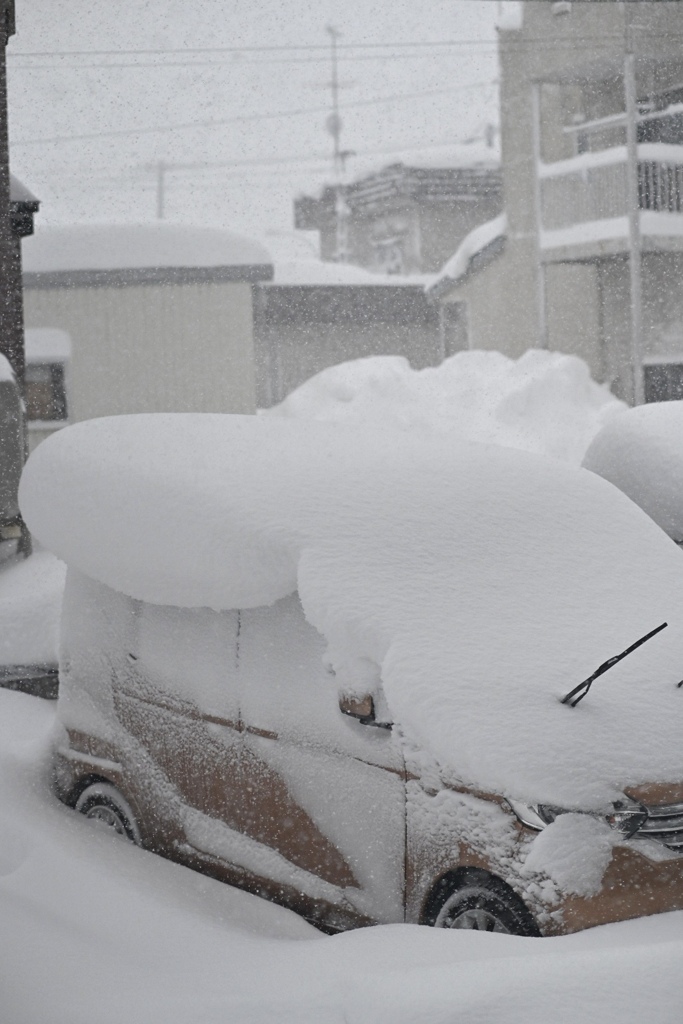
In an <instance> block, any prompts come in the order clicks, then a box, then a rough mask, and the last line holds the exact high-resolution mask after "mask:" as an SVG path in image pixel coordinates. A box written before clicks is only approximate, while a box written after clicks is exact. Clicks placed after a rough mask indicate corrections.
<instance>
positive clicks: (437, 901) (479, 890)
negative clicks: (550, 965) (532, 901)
mask: <svg viewBox="0 0 683 1024" xmlns="http://www.w3.org/2000/svg"><path fill="white" fill-rule="evenodd" d="M423 923H424V924H428V925H431V926H432V927H434V928H455V929H463V930H469V931H483V932H499V933H504V934H507V935H526V936H538V935H540V932H539V930H538V926H537V924H536V922H535V921H534V919H533V917H532V915H531V914H530V912H529V910H528V909H527V907H526V906H525V905H524V903H523V902H522V900H521V899H520V898H519V896H517V894H516V893H515V892H513V890H512V889H511V888H510V887H509V886H508V885H506V884H505V883H504V882H502V881H501V880H500V879H499V878H496V877H495V876H493V875H489V874H488V873H487V872H486V871H480V870H478V869H474V868H470V869H465V870H463V871H455V872H452V873H451V874H449V875H446V876H444V878H442V879H441V880H440V881H439V882H438V883H437V885H436V886H435V887H434V889H433V891H432V893H431V896H430V898H429V900H428V901H427V905H426V907H425V912H424V915H423Z"/></svg>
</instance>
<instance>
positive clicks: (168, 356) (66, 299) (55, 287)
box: [24, 222, 272, 429]
mask: <svg viewBox="0 0 683 1024" xmlns="http://www.w3.org/2000/svg"><path fill="white" fill-rule="evenodd" d="M270 277H272V266H271V263H270V257H269V255H268V253H267V252H266V250H265V249H264V248H263V247H262V246H261V245H259V244H258V243H256V242H253V241H251V240H249V239H245V238H242V237H241V236H239V235H235V234H232V233H231V232H228V231H222V230H218V229H213V228H195V227H188V226H184V225H174V224H169V223H166V222H163V223H153V224H145V225H112V224H107V225H78V226H70V227H52V228H44V229H42V230H41V231H39V232H38V233H37V234H36V235H35V236H33V237H32V238H29V239H27V240H26V242H25V248H24V288H25V312H26V326H27V329H28V330H29V331H30V332H31V333H30V335H29V336H30V337H32V342H31V345H32V346H33V348H32V351H33V353H34V354H33V355H32V357H31V358H32V362H31V366H30V370H29V377H30V380H31V395H30V398H31V402H32V404H33V414H34V415H33V419H34V421H37V420H40V419H42V417H41V416H40V415H39V414H38V413H39V409H38V406H39V405H40V406H41V408H42V409H43V410H45V411H48V412H49V411H50V410H51V423H52V426H54V425H58V424H59V423H60V422H63V415H64V414H65V412H66V407H68V418H69V421H70V422H75V421H78V420H85V419H91V418H93V417H97V416H109V415H117V414H120V413H137V412H240V413H248V412H254V411H255V409H256V393H255V380H254V342H253V316H252V289H253V286H254V283H255V282H258V281H264V280H268V279H269V278H270ZM36 328H40V329H42V330H43V331H45V330H46V329H49V330H50V331H52V334H50V333H49V332H48V333H47V334H45V333H44V334H43V335H42V340H41V336H39V335H36V334H35V333H33V332H34V329H36ZM54 329H57V331H58V332H62V334H61V342H59V344H57V348H55V344H56V342H55V339H59V338H60V335H59V334H55V333H54ZM65 336H68V339H67V340H65ZM36 346H37V348H36ZM41 346H42V351H43V354H45V352H46V351H47V350H48V349H49V352H48V355H50V353H51V356H50V358H47V357H46V358H42V359H41V358H39V354H40V351H41ZM60 346H61V347H60ZM57 349H58V350H59V351H57ZM36 352H37V353H38V355H36V354H35V353H36ZM55 352H57V355H58V356H60V358H54V359H53V358H52V356H54V355H55ZM60 353H61V355H60ZM63 381H65V382H66V385H65V393H64V396H63V397H60V393H59V392H60V386H61V382H63ZM50 388H51V389H52V391H51V393H50V395H48V390H49V389H50ZM41 403H42V405H41ZM42 423H43V428H44V429H51V426H50V423H49V422H48V421H44V420H43V421H42Z"/></svg>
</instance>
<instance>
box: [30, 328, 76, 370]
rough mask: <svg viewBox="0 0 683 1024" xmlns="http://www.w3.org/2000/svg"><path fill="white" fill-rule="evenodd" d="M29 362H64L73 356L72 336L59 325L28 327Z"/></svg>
mask: <svg viewBox="0 0 683 1024" xmlns="http://www.w3.org/2000/svg"><path fill="white" fill-rule="evenodd" d="M25 345H26V362H27V363H64V362H66V361H67V360H68V359H70V358H71V338H70V337H69V335H68V334H67V332H66V331H62V330H60V329H59V328H58V327H27V328H26V332H25Z"/></svg>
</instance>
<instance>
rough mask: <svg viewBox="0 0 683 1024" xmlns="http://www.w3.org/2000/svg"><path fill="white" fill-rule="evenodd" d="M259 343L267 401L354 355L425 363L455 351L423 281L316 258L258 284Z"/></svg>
mask: <svg viewBox="0 0 683 1024" xmlns="http://www.w3.org/2000/svg"><path fill="white" fill-rule="evenodd" d="M254 349H255V364H256V399H257V404H258V406H259V407H260V408H267V407H269V406H271V405H275V404H277V403H278V402H281V401H282V400H283V399H284V398H286V396H287V395H288V394H289V393H290V392H291V391H293V390H294V388H297V387H299V385H300V384H303V383H304V381H306V380H308V379H309V378H310V377H312V376H314V374H316V373H320V371H321V370H324V369H326V368H327V367H328V366H334V365H335V364H337V363H343V362H346V361H347V360H349V359H361V358H364V357H366V356H377V355H402V356H405V357H406V358H407V359H408V360H409V362H410V363H411V365H412V366H413V368H414V369H422V367H425V366H435V365H438V364H439V363H440V362H441V361H442V359H443V358H444V355H446V354H450V353H447V352H444V348H443V339H442V336H441V321H440V312H439V309H438V307H437V306H436V305H435V304H434V303H433V302H431V301H430V300H429V298H428V297H427V295H426V294H425V290H424V282H423V281H422V280H420V279H419V278H398V277H394V278H389V279H387V278H386V277H384V276H381V275H379V274H371V273H369V272H368V271H366V270H362V269H361V268H359V267H353V266H350V265H349V264H338V263H336V264H335V263H327V264H326V263H321V262H316V261H301V262H296V263H292V264H288V265H282V264H280V265H278V264H277V263H276V264H275V277H274V280H273V281H272V282H268V283H261V284H258V285H256V287H255V289H254Z"/></svg>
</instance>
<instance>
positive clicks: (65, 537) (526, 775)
mask: <svg viewBox="0 0 683 1024" xmlns="http://www.w3.org/2000/svg"><path fill="white" fill-rule="evenodd" d="M20 502H21V507H22V510H23V513H24V515H25V517H26V520H27V523H28V525H29V527H30V529H31V530H32V531H33V533H34V534H35V536H36V537H37V538H38V540H39V541H40V542H41V543H42V544H43V545H44V546H46V547H47V548H48V549H50V550H52V551H53V552H54V553H55V554H56V555H58V556H59V557H60V558H62V559H64V560H65V561H66V562H67V564H68V565H69V567H70V568H71V569H75V570H79V571H80V572H82V573H84V574H86V575H87V576H90V577H92V578H93V579H95V580H98V581H100V582H102V583H105V584H107V585H109V586H110V587H113V588H114V589H116V590H119V591H123V592H124V593H126V594H129V595H131V596H133V597H135V598H139V599H142V600H146V601H151V602H155V603H159V604H171V605H180V606H194V607H196V606H203V605H206V606H210V607H213V608H217V609H227V608H239V607H254V606H260V605H269V604H272V603H274V602H275V601H277V600H278V599H279V598H282V597H284V596H286V595H288V594H291V593H293V592H294V591H295V590H297V589H298V591H299V595H300V597H301V601H302V604H303V608H304V611H305V614H306V617H307V618H308V620H309V621H310V622H311V623H312V624H313V625H314V626H315V627H316V628H317V629H318V630H319V632H320V633H321V634H322V635H323V636H324V637H325V638H326V641H327V658H328V659H329V663H330V665H331V666H332V668H333V669H334V670H335V672H336V673H337V680H338V682H339V681H340V680H347V681H349V680H351V681H352V680H353V679H354V678H358V679H362V678H367V672H366V671H365V669H364V668H363V666H367V664H368V662H371V663H374V664H375V665H376V666H378V669H379V673H380V675H381V678H382V681H383V686H384V689H385V694H386V698H387V701H388V705H389V708H390V709H391V712H392V714H393V715H394V720H395V721H396V722H398V723H400V724H401V726H402V728H403V730H404V731H405V733H406V735H408V736H409V737H411V738H413V739H415V740H417V741H418V742H419V743H420V744H421V745H422V746H423V747H424V748H427V749H428V750H431V751H432V753H433V754H434V755H435V756H436V757H437V758H438V759H439V760H440V761H441V762H442V763H447V764H448V763H450V764H451V765H452V766H453V768H454V770H456V771H457V775H458V778H460V779H462V780H463V781H466V782H470V783H474V784H477V785H479V786H481V787H484V788H487V789H490V790H492V791H495V792H499V793H503V794H507V795H512V796H514V797H516V798H518V799H526V800H531V801H540V802H546V803H553V804H556V805H558V806H564V807H574V808H583V809H584V810H585V809H591V808H596V809H597V808H599V807H604V806H605V805H606V804H607V805H609V801H610V800H612V799H616V798H617V797H618V795H619V793H621V791H622V789H623V787H625V786H627V785H629V784H633V785H635V784H637V783H641V782H644V781H654V780H656V781H674V780H679V779H680V776H681V764H682V763H683V738H682V734H681V730H680V715H681V711H682V710H683V704H682V703H681V702H683V691H681V690H679V689H677V687H676V684H677V682H678V680H679V679H680V676H681V666H683V559H682V558H680V557H679V555H678V552H677V551H676V549H675V548H674V547H673V546H672V544H671V541H670V540H669V539H668V538H667V537H666V536H665V535H664V534H663V533H662V532H661V530H660V529H659V528H658V527H657V526H656V525H655V524H654V523H653V522H652V521H651V520H650V519H649V518H648V517H647V516H646V515H645V514H644V513H643V512H641V510H640V509H638V508H637V507H636V506H635V505H634V504H633V503H632V502H631V501H630V500H629V499H628V498H626V497H625V496H624V495H623V494H622V493H621V492H620V491H619V490H617V489H616V488H614V487H612V485H611V484H609V483H607V482H606V481H604V480H602V479H600V478H599V477H598V476H596V475H595V474H593V473H589V472H586V471H585V470H583V469H580V468H572V467H568V466H565V465H563V464H561V463H560V462H557V461H554V460H550V459H544V458H541V457H538V456H534V455H531V454H528V453H526V452H521V451H515V450H511V449H505V448H501V447H497V446H494V445H479V444H474V443H468V442H458V441H454V440H453V439H452V438H450V437H443V436H437V435H436V434H426V435H420V436H417V435H413V434H406V433H399V432H397V431H382V430H380V429H373V430H368V429H363V430H360V429H351V428H346V427H343V428H342V427H341V426H340V425H338V424H334V425H333V424H323V423H315V424H313V423H311V422H310V421H304V420H302V421H296V420H291V421H290V420H283V419H281V418H277V417H249V416H221V415H199V414H189V415H188V414H185V415H180V414H177V415H156V416H155V415H139V416H130V417H124V416H121V417H113V418H108V419H100V420H94V421H91V422H89V423H80V424H76V425H75V426H72V427H68V428H66V429H65V430H63V431H60V432H59V433H58V434H55V435H53V436H52V437H50V438H48V439H47V440H46V441H44V442H43V443H42V444H41V445H39V446H38V448H37V449H36V450H35V451H34V452H33V454H32V455H31V457H30V459H29V461H28V464H27V466H26V469H25V471H24V476H23V479H22V483H21V490H20ZM665 621H666V622H668V624H669V625H668V628H667V629H665V630H664V631H663V632H662V633H660V634H659V635H658V636H656V637H655V638H654V639H653V640H651V641H650V642H649V643H648V644H645V645H644V646H642V647H641V648H639V650H638V651H636V652H635V653H634V654H633V655H632V656H631V657H629V658H627V659H625V660H624V661H622V662H621V663H620V664H619V665H617V666H616V667H615V668H613V669H612V670H611V672H610V674H609V675H606V676H605V677H604V678H602V679H600V680H599V681H598V682H597V683H595V684H594V687H593V690H592V691H591V694H590V695H589V697H588V698H586V699H585V700H584V701H583V702H582V703H581V704H580V705H579V706H578V707H577V708H574V709H573V708H570V707H568V706H565V705H562V704H561V703H560V698H561V697H562V696H563V695H564V694H565V693H566V692H567V691H569V690H570V689H572V688H573V687H574V686H576V685H577V684H578V683H580V682H581V681H582V680H583V679H585V678H586V677H587V676H588V675H589V674H590V673H591V672H592V671H593V670H594V669H595V668H596V667H597V666H598V665H599V664H601V663H602V662H604V661H605V660H606V659H607V658H609V657H611V656H612V655H614V654H616V653H618V652H619V651H621V650H623V649H625V648H626V647H627V646H629V645H630V644H632V643H633V642H634V641H635V640H636V639H638V638H639V637H640V636H642V635H644V634H645V633H647V632H648V631H650V630H652V629H653V628H654V627H656V626H658V625H660V624H661V623H662V622H665ZM351 685H352V683H351Z"/></svg>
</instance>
